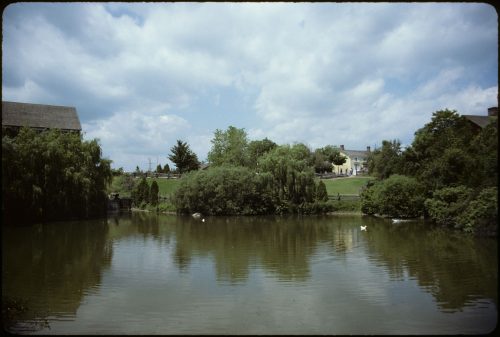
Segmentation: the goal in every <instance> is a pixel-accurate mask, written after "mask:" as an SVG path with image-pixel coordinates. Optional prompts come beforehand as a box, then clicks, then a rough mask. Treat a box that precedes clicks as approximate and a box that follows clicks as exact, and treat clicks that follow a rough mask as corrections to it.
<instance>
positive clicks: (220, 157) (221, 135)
mask: <svg viewBox="0 0 500 337" xmlns="http://www.w3.org/2000/svg"><path fill="white" fill-rule="evenodd" d="M211 143H212V148H211V149H210V151H209V152H208V156H207V159H208V162H209V163H210V164H211V165H212V166H221V165H233V166H248V165H249V156H248V151H247V150H248V139H247V134H246V132H245V129H238V128H236V127H234V126H229V127H228V129H227V130H226V131H222V130H219V129H217V130H215V133H214V138H213V139H212V140H211Z"/></svg>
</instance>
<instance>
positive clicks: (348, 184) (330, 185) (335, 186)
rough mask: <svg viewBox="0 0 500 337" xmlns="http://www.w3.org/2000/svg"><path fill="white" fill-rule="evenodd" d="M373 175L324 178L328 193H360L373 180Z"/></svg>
mask: <svg viewBox="0 0 500 337" xmlns="http://www.w3.org/2000/svg"><path fill="white" fill-rule="evenodd" d="M373 179H374V178H373V177H349V178H334V179H323V183H325V186H326V191H327V193H328V195H337V194H341V195H342V194H355V195H359V193H360V191H361V188H362V187H363V186H365V185H366V184H367V183H368V181H370V180H373Z"/></svg>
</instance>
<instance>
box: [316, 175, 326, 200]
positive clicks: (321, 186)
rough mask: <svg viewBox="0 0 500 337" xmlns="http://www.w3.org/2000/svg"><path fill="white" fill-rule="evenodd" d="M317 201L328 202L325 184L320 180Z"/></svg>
mask: <svg viewBox="0 0 500 337" xmlns="http://www.w3.org/2000/svg"><path fill="white" fill-rule="evenodd" d="M316 200H318V201H328V193H327V191H326V186H325V183H324V182H323V181H322V180H320V181H319V183H318V187H317V188H316Z"/></svg>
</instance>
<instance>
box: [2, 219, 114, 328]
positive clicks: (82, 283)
mask: <svg viewBox="0 0 500 337" xmlns="http://www.w3.org/2000/svg"><path fill="white" fill-rule="evenodd" d="M107 232H108V226H107V223H106V220H98V221H78V222H65V223H55V224H48V225H41V224H40V225H36V226H31V227H24V228H8V227H3V228H2V296H6V298H14V299H19V300H22V301H25V302H26V303H27V306H28V309H29V310H28V312H26V313H25V314H26V317H24V318H25V319H35V318H36V317H37V316H40V315H42V316H43V315H47V316H48V315H52V314H55V313H64V314H65V315H68V314H69V315H74V314H75V313H76V311H77V309H78V307H79V305H80V303H81V301H82V298H83V296H84V295H85V294H86V293H88V292H89V291H92V289H94V288H95V287H97V286H98V285H99V284H100V282H101V274H102V270H103V269H105V268H107V267H109V266H110V263H111V259H112V254H113V250H112V246H111V245H110V244H109V243H108V241H107Z"/></svg>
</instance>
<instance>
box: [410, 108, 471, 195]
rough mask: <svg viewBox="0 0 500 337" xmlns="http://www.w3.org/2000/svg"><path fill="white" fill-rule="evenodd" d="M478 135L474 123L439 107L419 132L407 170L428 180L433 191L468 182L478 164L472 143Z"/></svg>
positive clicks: (421, 179) (417, 132)
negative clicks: (473, 156)
mask: <svg viewBox="0 0 500 337" xmlns="http://www.w3.org/2000/svg"><path fill="white" fill-rule="evenodd" d="M475 136H476V131H475V130H474V128H473V126H472V125H471V124H470V123H469V122H468V121H467V120H466V119H465V117H463V116H460V115H458V114H457V112H456V111H455V110H453V111H450V110H440V111H436V112H435V113H433V117H432V119H431V121H430V122H429V123H427V124H426V125H425V126H424V127H423V128H421V129H419V130H417V131H416V132H415V139H414V140H413V143H412V145H411V148H410V149H408V152H409V154H408V155H406V156H404V158H405V161H404V162H403V166H404V168H403V170H404V171H405V173H406V174H409V175H412V176H414V177H417V178H418V179H419V180H420V181H422V182H424V183H425V185H426V187H427V190H428V191H430V192H432V191H434V190H436V189H440V188H443V187H446V186H450V185H451V184H455V185H467V184H468V183H467V182H468V180H469V178H470V174H471V171H472V169H473V167H474V160H473V158H472V156H471V155H472V154H473V152H474V149H471V148H470V144H471V140H472V139H474V137H475ZM405 152H406V151H405Z"/></svg>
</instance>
